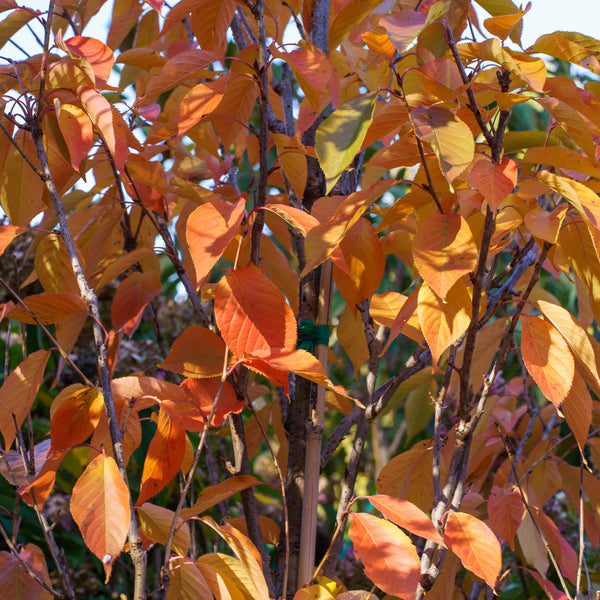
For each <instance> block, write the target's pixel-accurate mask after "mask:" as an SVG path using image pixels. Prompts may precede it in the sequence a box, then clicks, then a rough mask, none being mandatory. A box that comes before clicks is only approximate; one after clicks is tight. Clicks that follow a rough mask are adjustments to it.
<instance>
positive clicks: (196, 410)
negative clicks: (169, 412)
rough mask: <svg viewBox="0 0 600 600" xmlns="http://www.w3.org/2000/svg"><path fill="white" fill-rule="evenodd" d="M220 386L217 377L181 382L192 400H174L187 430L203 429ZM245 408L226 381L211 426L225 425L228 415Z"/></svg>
mask: <svg viewBox="0 0 600 600" xmlns="http://www.w3.org/2000/svg"><path fill="white" fill-rule="evenodd" d="M220 386H221V380H220V379H218V378H216V377H213V378H210V379H186V380H185V381H182V382H181V384H180V387H181V389H182V390H184V391H185V392H186V394H188V395H189V397H190V400H191V401H192V402H174V403H173V405H174V407H175V409H176V410H177V412H178V413H179V415H180V416H181V425H182V427H183V428H184V429H185V430H186V431H202V430H203V429H204V426H205V423H206V421H207V419H208V416H209V415H210V412H211V409H212V405H213V402H214V400H215V398H216V396H217V391H218V389H219V387H220ZM243 408H244V403H243V402H240V400H238V398H237V396H236V394H235V390H234V389H233V387H232V386H231V384H229V383H228V382H225V383H224V384H223V389H222V390H221V395H220V396H219V402H218V404H217V409H216V411H215V414H214V415H213V418H212V421H211V422H210V426H211V427H219V426H221V425H223V423H225V419H227V416H228V415H230V414H231V413H236V414H237V413H239V412H241V411H242V409H243Z"/></svg>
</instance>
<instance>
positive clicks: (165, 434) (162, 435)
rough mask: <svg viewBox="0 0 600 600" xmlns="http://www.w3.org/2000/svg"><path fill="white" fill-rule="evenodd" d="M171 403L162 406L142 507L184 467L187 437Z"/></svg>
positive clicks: (144, 480)
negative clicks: (182, 464) (182, 465)
mask: <svg viewBox="0 0 600 600" xmlns="http://www.w3.org/2000/svg"><path fill="white" fill-rule="evenodd" d="M170 404H172V402H171V401H170V400H164V401H163V402H162V403H161V406H160V410H159V413H158V423H157V426H156V433H155V434H154V436H153V438H152V441H151V442H150V446H149V447H148V453H147V454H146V459H145V460H144V470H143V471H142V486H141V488H140V495H139V496H138V499H137V502H136V505H138V506H139V505H141V504H143V503H144V502H145V501H146V500H148V499H149V498H152V496H155V495H156V494H158V492H160V491H161V490H162V489H163V488H164V487H165V485H167V483H169V481H171V479H173V477H175V475H177V472H178V471H179V469H180V468H181V463H182V461H183V455H184V454H185V445H186V441H185V440H186V435H185V430H184V429H183V427H182V425H181V418H180V417H179V415H178V413H177V411H176V410H174V409H173V408H172V407H171V406H170Z"/></svg>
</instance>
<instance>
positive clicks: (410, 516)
mask: <svg viewBox="0 0 600 600" xmlns="http://www.w3.org/2000/svg"><path fill="white" fill-rule="evenodd" d="M367 498H368V500H369V502H370V503H371V504H372V505H373V506H374V507H375V508H376V509H377V510H379V511H380V512H381V513H382V514H383V516H384V517H386V518H387V519H389V520H390V521H392V522H393V523H395V524H396V525H399V526H400V527H402V528H403V529H406V530H408V531H410V532H411V533H414V534H415V535H418V536H421V537H423V538H425V539H428V540H432V541H433V542H435V543H436V544H439V545H441V546H444V545H445V544H444V540H443V539H442V536H441V535H440V534H439V532H438V530H437V529H436V528H435V526H434V524H433V523H432V521H431V519H430V518H429V517H428V516H427V515H426V514H425V513H424V512H423V511H422V510H421V509H420V508H419V507H418V506H415V505H414V504H413V503H412V502H409V501H408V500H403V499H402V498H395V497H394V496H386V495H385V494H377V495H376V496H367Z"/></svg>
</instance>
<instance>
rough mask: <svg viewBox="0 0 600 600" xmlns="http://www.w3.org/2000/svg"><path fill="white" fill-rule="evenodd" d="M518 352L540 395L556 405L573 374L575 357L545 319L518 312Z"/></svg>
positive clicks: (568, 389) (559, 403) (559, 402)
mask: <svg viewBox="0 0 600 600" xmlns="http://www.w3.org/2000/svg"><path fill="white" fill-rule="evenodd" d="M521 352H522V354H523V362H524V363H525V366H526V367H527V370H528V371H529V373H530V375H531V376H532V377H533V379H534V381H535V382H536V383H537V385H538V386H539V388H540V390H541V391H542V393H543V394H544V396H546V398H548V400H550V401H551V402H552V403H553V404H554V405H555V406H556V407H557V408H558V407H560V405H561V403H562V401H563V400H564V399H565V398H566V396H567V394H568V393H569V391H570V389H571V387H572V385H573V378H574V376H575V360H574V358H573V355H572V354H571V350H570V349H569V346H568V344H567V342H565V340H564V338H563V337H562V336H561V335H560V333H559V332H558V331H557V330H556V328H555V327H553V326H552V325H551V324H550V323H548V322H547V321H544V320H543V319H541V318H539V317H525V316H522V317H521Z"/></svg>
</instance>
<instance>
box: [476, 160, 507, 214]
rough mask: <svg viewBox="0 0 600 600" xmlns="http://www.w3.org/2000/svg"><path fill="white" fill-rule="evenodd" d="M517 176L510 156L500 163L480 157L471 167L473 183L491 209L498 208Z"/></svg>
mask: <svg viewBox="0 0 600 600" xmlns="http://www.w3.org/2000/svg"><path fill="white" fill-rule="evenodd" d="M518 176H519V172H518V170H517V165H516V163H515V161H514V160H511V159H510V158H504V159H503V160H502V162H500V163H493V162H491V161H489V160H487V159H486V158H482V159H480V160H478V161H477V162H476V163H475V164H474V165H473V168H472V169H471V181H472V182H473V185H474V186H475V187H476V188H477V189H478V190H479V191H480V192H481V193H482V194H483V197H484V198H485V199H486V200H487V202H488V204H489V207H490V208H491V209H492V210H498V208H499V207H500V203H501V202H502V201H503V200H504V199H505V198H506V196H508V194H510V193H511V192H512V191H513V189H514V188H515V186H516V185H517V178H518Z"/></svg>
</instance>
